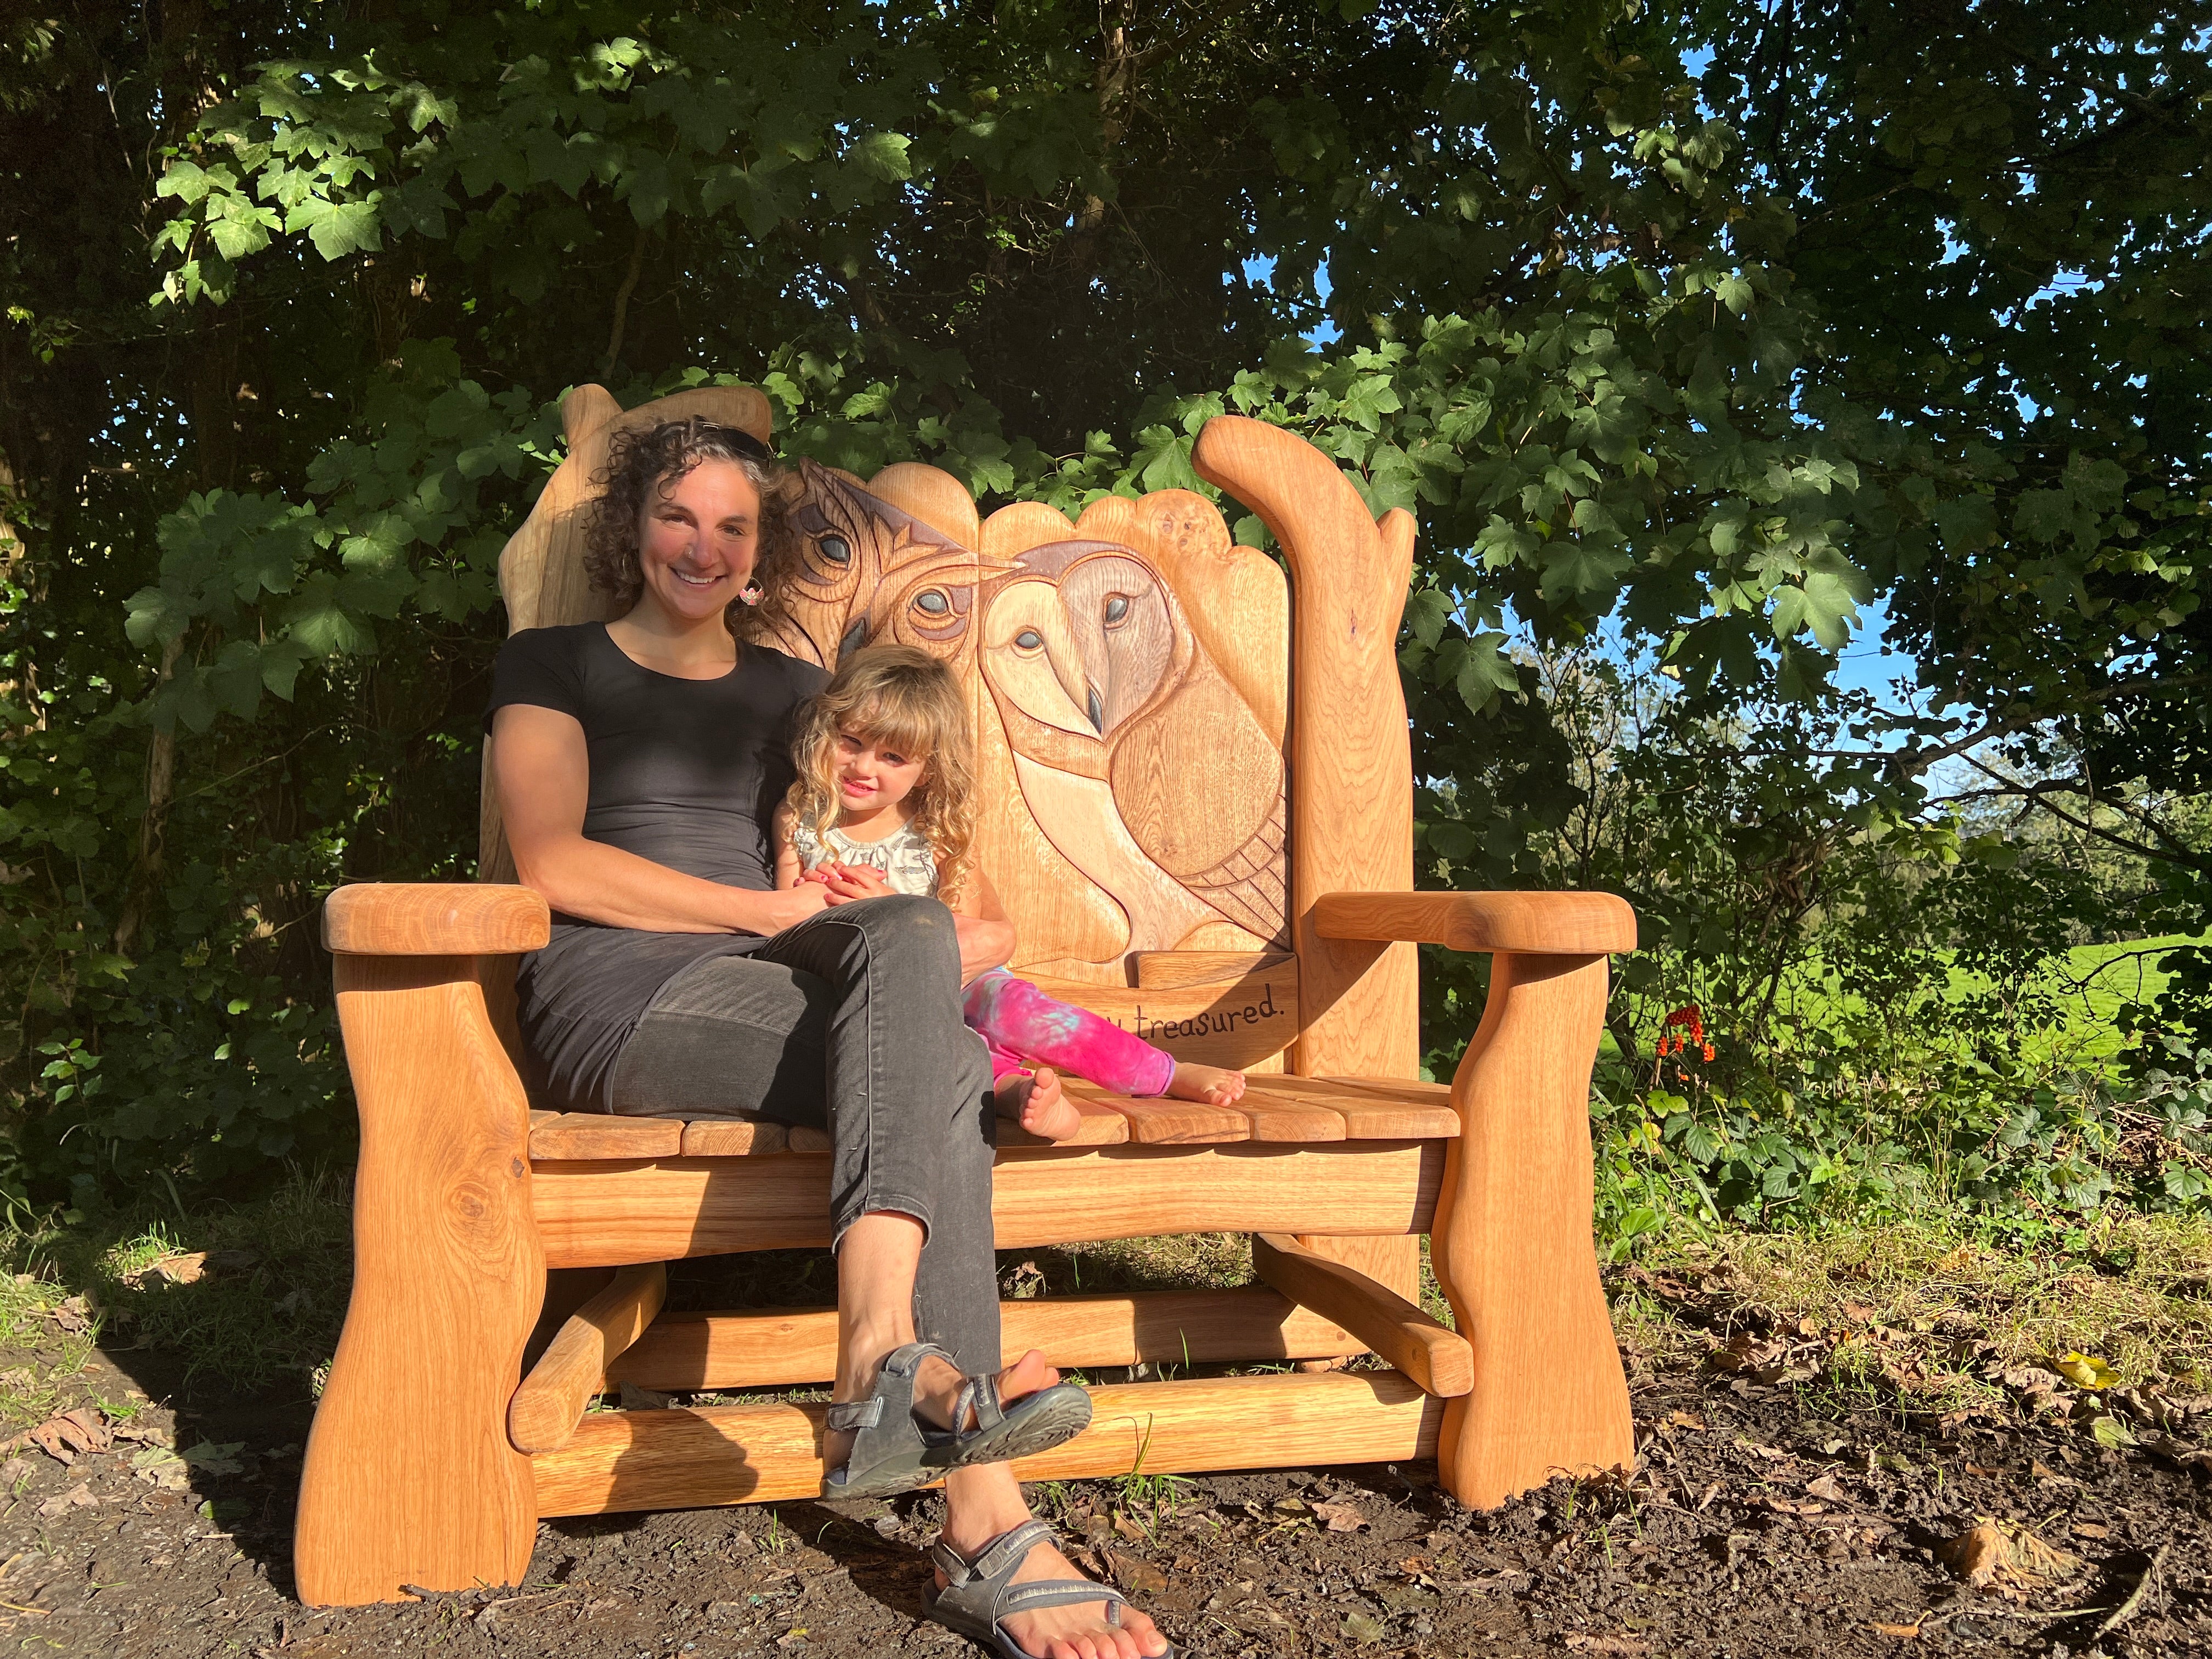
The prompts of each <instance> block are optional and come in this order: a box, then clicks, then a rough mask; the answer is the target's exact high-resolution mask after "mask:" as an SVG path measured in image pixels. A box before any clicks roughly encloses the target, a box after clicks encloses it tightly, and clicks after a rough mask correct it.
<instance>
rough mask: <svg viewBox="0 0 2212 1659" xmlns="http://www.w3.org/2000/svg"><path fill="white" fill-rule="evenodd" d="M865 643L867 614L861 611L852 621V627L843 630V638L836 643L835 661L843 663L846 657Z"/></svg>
mask: <svg viewBox="0 0 2212 1659" xmlns="http://www.w3.org/2000/svg"><path fill="white" fill-rule="evenodd" d="M867 642H868V617H867V613H866V611H863V612H861V613H860V616H858V617H854V619H853V625H852V626H851V627H850V628H848V629H846V630H845V637H844V638H843V639H842V640H840V641H837V660H838V661H840V662H842V661H844V660H845V659H846V658H847V657H848V656H850V655H852V653H854V652H855V651H857V650H859V649H860V647H862V646H864V645H866V643H867Z"/></svg>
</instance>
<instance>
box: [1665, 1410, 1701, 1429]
mask: <svg viewBox="0 0 2212 1659" xmlns="http://www.w3.org/2000/svg"><path fill="white" fill-rule="evenodd" d="M1667 1420H1668V1422H1669V1423H1671V1424H1673V1425H1674V1426H1675V1427H1676V1428H1678V1429H1702V1428H1704V1427H1705V1419H1703V1418H1702V1417H1699V1415H1698V1414H1697V1413H1695V1412H1668V1413H1667Z"/></svg>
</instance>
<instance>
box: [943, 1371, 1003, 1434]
mask: <svg viewBox="0 0 2212 1659" xmlns="http://www.w3.org/2000/svg"><path fill="white" fill-rule="evenodd" d="M969 1413H974V1416H975V1427H974V1428H972V1429H971V1428H969V1425H968V1420H969ZM1005 1421H1006V1407H1004V1406H1003V1405H1002V1404H1001V1403H1000V1400H999V1381H998V1379H997V1378H996V1377H994V1376H990V1375H989V1374H988V1373H985V1374H984V1375H982V1376H967V1377H963V1378H962V1379H961V1380H960V1392H959V1393H958V1394H957V1395H955V1396H954V1397H953V1401H952V1431H953V1432H954V1433H955V1434H980V1433H981V1432H982V1431H984V1430H985V1429H995V1428H997V1427H998V1426H999V1425H1000V1424H1001V1423H1003V1422H1005Z"/></svg>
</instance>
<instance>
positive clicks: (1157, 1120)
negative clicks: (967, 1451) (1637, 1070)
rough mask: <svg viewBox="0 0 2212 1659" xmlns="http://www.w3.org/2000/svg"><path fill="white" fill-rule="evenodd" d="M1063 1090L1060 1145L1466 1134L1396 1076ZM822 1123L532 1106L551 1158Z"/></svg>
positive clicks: (822, 1141) (695, 1152)
mask: <svg viewBox="0 0 2212 1659" xmlns="http://www.w3.org/2000/svg"><path fill="white" fill-rule="evenodd" d="M1066 1087H1067V1092H1068V1097H1069V1098H1070V1099H1071V1100H1073V1102H1074V1103H1075V1109H1076V1110H1077V1111H1078V1112H1079V1113H1081V1114H1082V1116H1083V1127H1082V1128H1081V1129H1080V1130H1079V1132H1078V1133H1076V1135H1075V1137H1074V1139H1072V1140H1066V1141H1062V1142H1060V1143H1059V1144H1060V1145H1061V1146H1221V1145H1225V1144H1227V1143H1231V1142H1234V1141H1240V1140H1253V1141H1262V1142H1267V1143H1271V1144H1274V1145H1278V1146H1282V1145H1291V1146H1300V1145H1315V1144H1318V1143H1322V1142H1327V1141H1340V1140H1437V1139H1449V1138H1451V1137H1453V1136H1455V1135H1457V1134H1458V1133H1459V1127H1460V1126H1459V1114H1458V1113H1456V1112H1455V1111H1454V1110H1453V1109H1452V1106H1451V1091H1450V1090H1449V1089H1448V1088H1446V1087H1445V1086H1444V1085H1443V1084H1441V1083H1424V1082H1421V1081H1419V1080H1418V1079H1397V1078H1304V1077H1285V1076H1277V1075H1273V1074H1268V1075H1264V1076H1254V1077H1251V1078H1249V1079H1246V1084H1245V1092H1244V1097H1243V1099H1242V1100H1240V1101H1238V1102H1237V1104H1236V1105H1234V1106H1208V1105H1206V1104H1204V1103H1200V1102H1196V1101H1188V1100H1133V1099H1131V1098H1130V1097H1127V1096H1126V1095H1115V1094H1109V1093H1108V1092H1107V1091H1105V1090H1103V1089H1100V1088H1097V1087H1095V1086H1093V1085H1091V1084H1088V1083H1085V1082H1082V1081H1081V1080H1080V1079H1069V1080H1068V1081H1067V1085H1066ZM999 1144H1000V1146H1047V1145H1049V1144H1051V1143H1048V1142H1046V1141H1042V1140H1040V1139H1037V1137H1036V1136H1035V1135H1032V1134H1030V1133H1026V1132H1025V1131H1024V1130H1022V1129H1020V1128H1018V1127H1016V1126H1015V1125H1013V1124H1012V1123H1007V1122H1004V1121H1001V1122H1000V1125H999ZM829 1145H830V1142H829V1133H828V1132H827V1131H826V1130H822V1129H816V1128H811V1127H805V1126H804V1125H801V1126H799V1127H793V1128H790V1129H787V1128H786V1127H784V1126H783V1125H782V1124H781V1123H773V1122H770V1121H768V1120H767V1119H765V1118H759V1117H747V1116H736V1117H727V1118H694V1119H691V1120H690V1121H684V1120H682V1119H678V1118H672V1117H617V1116H615V1115H612V1114H610V1113H605V1112H532V1113H531V1115H530V1156H531V1157H532V1158H533V1159H535V1160H538V1161H540V1162H545V1163H563V1164H574V1163H589V1162H597V1161H600V1160H607V1161H613V1160H617V1159H624V1158H757V1157H762V1156H764V1155H766V1154H769V1153H773V1152H827V1151H829Z"/></svg>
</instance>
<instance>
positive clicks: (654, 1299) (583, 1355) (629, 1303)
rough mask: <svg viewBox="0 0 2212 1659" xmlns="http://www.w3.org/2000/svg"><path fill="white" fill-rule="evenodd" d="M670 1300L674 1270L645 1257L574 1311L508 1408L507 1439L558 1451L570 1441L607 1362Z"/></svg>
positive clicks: (518, 1445) (530, 1448)
mask: <svg viewBox="0 0 2212 1659" xmlns="http://www.w3.org/2000/svg"><path fill="white" fill-rule="evenodd" d="M667 1299H668V1268H667V1267H666V1266H665V1264H663V1263H661V1262H659V1261H648V1262H641V1263H639V1264H638V1265H636V1266H635V1267H624V1268H623V1269H621V1270H620V1271H619V1272H617V1273H616V1274H615V1280H614V1283H613V1284H611V1285H608V1286H607V1287H606V1288H605V1290H603V1291H600V1292H599V1294H598V1295H596V1296H594V1297H592V1299H591V1300H590V1301H588V1302H586V1304H584V1305H583V1306H582V1307H580V1308H579V1309H577V1310H576V1311H575V1312H574V1313H573V1314H571V1315H570V1316H568V1319H567V1320H565V1321H564V1322H562V1326H561V1328H560V1330H559V1332H558V1333H557V1334H556V1335H555V1336H554V1338H553V1340H552V1342H551V1343H550V1345H549V1346H547V1348H546V1350H545V1352H544V1353H543V1354H541V1355H539V1356H538V1363H537V1364H535V1365H533V1366H532V1367H531V1369H530V1375H529V1376H526V1377H524V1378H523V1379H522V1386H521V1387H520V1388H519V1389H516V1390H515V1391H514V1398H513V1400H511V1401H508V1402H507V1439H508V1441H509V1442H510V1443H512V1444H513V1447H514V1449H516V1450H517V1451H525V1452H544V1451H556V1450H558V1449H560V1448H561V1447H562V1446H565V1445H567V1444H568V1441H569V1439H570V1437H572V1436H574V1433H575V1432H576V1424H577V1422H578V1420H579V1419H581V1418H582V1416H583V1414H584V1407H585V1405H586V1403H587V1402H588V1401H590V1400H591V1398H592V1395H595V1394H597V1393H599V1389H600V1385H601V1383H603V1381H604V1380H605V1376H606V1374H607V1367H608V1365H609V1364H611V1363H612V1362H613V1361H614V1359H615V1358H617V1356H619V1355H620V1354H621V1353H622V1352H623V1350H624V1349H626V1348H628V1347H629V1346H630V1344H632V1343H633V1342H635V1341H636V1340H637V1339H638V1338H639V1337H640V1336H641V1335H642V1334H644V1332H645V1329H646V1328H647V1326H649V1325H651V1324H652V1323H653V1318H654V1316H656V1315H658V1314H659V1312H660V1306H661V1304H662V1303H664V1302H665V1301H666V1300H667Z"/></svg>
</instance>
